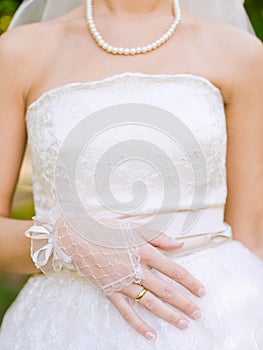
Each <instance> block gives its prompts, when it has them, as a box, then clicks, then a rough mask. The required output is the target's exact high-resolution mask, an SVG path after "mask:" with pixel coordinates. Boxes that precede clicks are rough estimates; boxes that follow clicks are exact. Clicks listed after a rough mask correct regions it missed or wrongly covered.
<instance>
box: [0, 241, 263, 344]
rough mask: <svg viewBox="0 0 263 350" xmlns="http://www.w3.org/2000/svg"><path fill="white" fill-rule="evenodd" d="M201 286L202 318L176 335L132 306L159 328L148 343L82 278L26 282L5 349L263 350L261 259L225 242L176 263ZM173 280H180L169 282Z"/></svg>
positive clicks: (6, 331) (7, 323)
mask: <svg viewBox="0 0 263 350" xmlns="http://www.w3.org/2000/svg"><path fill="white" fill-rule="evenodd" d="M176 262H177V263H179V264H181V265H182V266H184V267H185V268H187V269H188V270H189V271H190V272H191V273H193V274H194V275H195V276H196V277H197V278H199V279H200V281H202V283H204V285H205V286H206V288H207V294H206V296H205V297H204V298H202V299H199V298H196V297H194V296H192V295H190V293H189V292H187V291H185V293H186V294H187V295H189V297H190V298H192V299H193V300H195V302H196V303H198V304H199V305H200V307H201V309H202V311H203V316H202V318H201V319H200V320H198V321H194V320H192V321H191V324H190V327H189V328H188V329H187V330H184V331H182V330H179V329H177V328H175V327H174V326H172V325H170V324H168V323H167V322H165V321H163V320H161V319H159V318H158V317H157V316H155V315H153V314H151V313H150V312H149V311H148V310H146V309H144V308H143V307H142V306H141V305H140V304H139V303H136V302H134V305H133V307H134V308H135V309H136V311H137V312H138V313H139V314H140V315H141V317H142V318H143V319H144V320H145V321H147V322H148V323H149V324H150V325H151V326H152V327H153V328H154V329H156V331H157V339H156V341H155V342H150V341H148V340H146V339H144V338H143V337H142V336H140V335H139V334H137V332H136V331H135V330H134V329H132V328H131V327H130V326H129V325H128V324H127V323H126V321H124V319H123V318H122V317H121V316H120V314H119V313H118V311H117V310H116V309H115V307H114V306H113V305H112V304H111V302H110V301H109V300H108V299H107V298H105V297H104V296H103V295H102V294H101V293H100V292H99V291H98V290H95V289H94V288H93V287H92V286H90V285H88V284H87V282H86V281H85V280H83V279H81V278H80V277H76V279H75V280H74V281H73V282H70V283H65V284H60V283H57V282H55V281H54V280H51V279H50V278H48V277H46V276H44V275H36V276H34V277H32V278H30V279H29V281H28V282H27V284H26V285H25V286H24V288H23V289H22V291H21V292H20V294H19V296H18V297H17V299H16V301H15V302H14V303H13V305H12V306H11V307H10V309H9V310H8V312H7V313H6V315H5V318H4V321H3V324H2V328H1V333H0V349H1V350H44V349H45V350H46V349H48V350H123V349H124V348H125V350H134V349H136V350H148V349H151V350H154V349H158V350H172V349H173V350H179V349H180V350H262V349H263V306H262V301H263V262H262V261H261V260H260V259H258V258H257V257H255V256H254V255H253V254H252V253H250V252H249V251H248V249H247V248H245V247H244V246H243V245H242V244H241V243H239V242H237V241H233V240H229V241H227V242H226V243H224V244H222V245H220V246H217V247H213V248H206V249H203V250H201V251H198V252H194V253H191V254H189V255H185V256H181V257H178V258H176ZM171 283H175V282H171Z"/></svg>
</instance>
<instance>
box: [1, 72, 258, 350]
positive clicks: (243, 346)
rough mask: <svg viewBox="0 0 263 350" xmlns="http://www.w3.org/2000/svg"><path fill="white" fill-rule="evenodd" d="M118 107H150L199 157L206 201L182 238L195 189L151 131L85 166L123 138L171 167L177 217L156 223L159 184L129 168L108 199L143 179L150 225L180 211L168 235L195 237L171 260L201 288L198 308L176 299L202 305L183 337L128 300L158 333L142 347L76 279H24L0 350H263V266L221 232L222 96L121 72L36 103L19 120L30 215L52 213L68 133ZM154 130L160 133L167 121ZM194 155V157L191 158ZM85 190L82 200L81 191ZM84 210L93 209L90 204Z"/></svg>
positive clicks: (177, 154)
mask: <svg viewBox="0 0 263 350" xmlns="http://www.w3.org/2000/svg"><path fill="white" fill-rule="evenodd" d="M124 103H142V104H149V105H152V106H157V107H161V108H163V109H164V110H166V111H169V112H171V113H173V114H174V115H175V116H176V117H177V118H179V119H181V121H182V122H183V123H184V124H185V125H186V126H187V127H188V128H189V129H190V130H191V133H192V134H193V135H194V137H195V138H196V140H197V141H198V142H199V144H200V145H201V147H202V150H203V155H204V159H205V161H206V166H207V177H206V183H203V184H201V185H200V186H205V187H206V188H207V191H206V192H207V193H206V197H205V199H204V200H202V201H201V199H200V203H198V200H197V201H196V202H195V208H194V210H196V211H200V215H199V217H198V220H197V221H196V222H195V224H194V225H193V226H192V228H191V229H190V230H189V231H188V232H186V233H185V232H182V225H183V222H184V219H185V216H186V215H187V211H189V210H190V208H191V198H192V196H193V191H194V187H195V184H194V181H193V178H192V177H191V171H190V165H189V162H186V158H185V157H184V154H183V151H182V150H180V147H176V145H175V144H174V143H173V142H172V141H171V140H170V139H169V138H168V137H167V138H165V135H164V134H162V133H158V131H156V130H155V129H154V128H147V127H146V126H145V127H141V128H136V127H135V126H134V127H128V126H127V129H125V127H124V128H123V129H121V130H119V132H116V134H111V132H112V131H109V132H108V133H107V132H106V133H105V134H104V136H102V139H98V140H99V141H98V142H96V141H97V140H95V141H94V143H93V145H92V146H91V147H93V148H92V149H93V151H94V152H93V154H91V155H90V158H89V161H90V165H91V166H92V164H94V163H96V160H97V159H98V155H99V154H101V152H102V151H103V150H104V149H107V147H108V146H109V144H111V143H112V140H115V141H116V142H118V141H121V140H124V139H125V138H127V137H130V138H135V139H143V140H147V141H149V142H150V143H154V144H156V145H158V146H159V147H162V149H163V150H164V152H165V153H166V154H168V155H169V156H170V157H171V159H172V160H173V162H174V164H175V165H176V168H177V170H178V171H179V174H180V176H181V178H180V179H181V180H180V186H181V188H180V190H181V194H182V195H181V200H180V204H179V205H177V206H176V207H175V206H174V207H173V202H172V201H171V202H170V206H167V207H162V210H161V212H160V213H158V214H156V213H155V210H156V206H157V204H158V203H159V202H158V201H159V197H160V192H161V185H160V179H159V177H158V176H159V175H160V174H159V175H158V174H156V175H154V174H151V172H150V170H149V168H147V167H146V165H145V167H144V165H143V164H142V166H141V167H138V166H137V167H136V168H134V167H133V168H129V167H128V165H127V167H125V166H123V168H122V170H121V171H120V172H119V173H118V174H117V175H116V177H115V178H114V177H113V189H116V193H117V195H118V196H119V198H122V196H124V197H125V196H126V197H125V198H127V187H128V185H127V184H132V183H133V181H134V179H136V178H139V179H146V180H147V181H148V182H147V181H146V183H147V186H148V188H149V193H150V194H152V195H153V198H152V200H149V201H148V202H146V203H145V208H144V210H145V212H144V213H146V214H147V215H148V216H151V215H165V213H168V212H171V211H178V216H176V218H175V220H174V222H173V223H172V224H171V226H169V228H167V231H166V233H167V234H169V235H171V236H179V237H180V236H181V237H182V236H183V238H184V239H185V242H186V243H185V244H186V246H187V236H188V237H192V238H193V236H195V235H196V238H197V241H196V242H195V243H194V248H193V249H192V250H191V247H190V252H189V251H188V252H187V251H185V253H183V252H184V249H185V248H182V251H181V253H180V251H179V250H178V251H177V253H176V252H175V253H174V255H173V254H171V255H170V258H171V259H174V260H175V261H176V262H177V263H178V264H180V265H182V266H184V267H185V268H187V269H188V270H189V271H190V272H191V273H192V274H193V275H194V276H196V277H197V278H198V279H199V280H200V281H201V282H202V283H203V284H204V285H205V286H206V289H207V294H206V295H205V297H203V298H201V299H199V298H197V297H195V296H193V295H191V294H190V293H189V292H188V291H186V290H185V291H184V293H186V294H187V295H188V296H189V298H191V299H193V300H195V302H196V303H197V304H198V305H200V308H201V309H202V313H203V314H202V317H201V319H200V320H198V321H193V320H192V321H190V322H191V324H190V326H189V328H188V329H187V330H184V331H182V330H179V329H177V328H175V327H174V326H172V325H171V324H169V323H167V322H165V321H163V320H161V319H160V318H158V317H157V316H155V315H153V314H152V313H150V312H149V311H148V310H146V309H144V308H143V307H142V306H141V305H140V304H139V303H136V302H135V301H133V300H132V299H131V303H132V304H133V307H134V308H135V310H136V311H137V312H138V313H139V315H140V316H141V317H142V318H143V319H144V320H145V321H146V322H148V323H149V324H150V325H151V326H152V327H153V328H154V329H155V330H156V331H157V339H156V341H155V342H150V341H148V340H146V339H145V338H143V337H142V336H140V335H138V334H137V332H136V331H135V330H134V329H132V328H131V327H130V326H129V325H128V324H127V323H126V321H125V320H124V319H123V318H122V317H121V315H120V314H119V312H118V311H117V310H116V309H115V307H114V306H113V305H112V304H111V302H110V301H109V300H108V299H107V298H106V297H105V296H104V295H103V294H102V292H100V291H99V290H98V289H95V288H94V287H93V286H92V285H91V284H89V283H88V282H87V280H85V279H84V278H82V277H80V276H78V275H77V274H76V273H74V272H71V274H72V276H73V277H74V278H73V279H72V281H71V282H70V283H64V284H63V283H59V282H58V281H56V280H53V279H51V278H49V277H47V276H46V275H44V274H37V275H34V276H32V277H31V278H30V279H29V281H28V282H27V283H26V285H25V286H24V288H23V289H22V291H21V292H20V294H19V296H18V297H17V299H16V300H15V302H14V303H13V304H12V306H11V307H10V309H9V310H8V311H7V313H6V315H5V318H4V321H3V324H2V327H1V332H0V349H1V350H42V349H43V350H44V349H45V350H46V349H49V350H84V349H85V350H87V349H88V350H95V349H96V350H122V349H123V348H125V349H126V350H134V349H137V350H147V349H151V350H153V349H157V350H172V349H173V350H179V349H180V350H262V349H263V328H262V325H263V307H262V299H263V262H262V261H261V260H260V259H258V258H257V257H256V256H254V255H253V254H252V253H251V252H250V251H249V250H248V249H247V248H246V247H245V246H244V245H242V244H241V243H240V242H237V241H235V240H233V239H231V229H230V227H229V226H228V225H227V224H225V223H224V222H223V211H224V204H225V200H226V169H225V156H226V121H225V113H224V104H223V99H222V95H221V93H220V90H219V89H218V88H217V87H215V86H214V85H213V84H212V83H210V82H209V81H208V80H206V79H204V78H202V77H198V76H195V75H191V74H174V75H160V74H158V75H151V74H142V73H129V72H126V73H121V74H116V75H113V76H111V77H107V78H105V79H101V80H98V81H93V82H81V83H70V84H65V85H63V86H60V87H58V88H55V89H52V90H49V91H47V92H45V93H43V94H42V95H41V96H40V97H39V98H38V99H37V100H36V101H34V102H33V103H32V104H31V105H30V106H29V108H28V110H27V113H26V123H27V129H28V137H29V145H30V147H31V154H32V162H33V189H34V200H35V209H36V215H40V216H41V215H42V214H45V213H46V212H47V211H49V210H50V209H52V207H53V206H54V205H55V195H54V183H53V180H54V178H53V175H54V167H55V162H56V156H57V154H58V149H59V146H60V145H61V144H62V142H63V139H64V138H65V136H66V135H67V133H68V132H69V131H70V130H71V129H72V127H73V126H75V125H77V123H78V122H79V121H80V120H81V119H82V118H84V117H86V116H87V115H89V114H90V113H92V112H95V111H98V110H99V109H102V108H104V107H108V106H111V105H116V104H124ZM162 122H163V124H164V125H165V123H166V120H163V121H162ZM107 142H108V143H107ZM173 147H174V148H173ZM192 152H193V155H194V152H195V150H194V149H193V150H192ZM157 156H158V155H156V157H157ZM197 158H198V157H196V158H195V157H193V159H197ZM159 161H160V159H159V160H158V161H157V162H159ZM197 161H198V159H197ZM151 171H152V170H151ZM157 175H158V176H157ZM114 181H115V183H114ZM114 184H115V185H116V186H115V187H114ZM169 185H170V186H172V184H169ZM83 189H84V191H85V186H83ZM113 192H114V191H113ZM87 200H88V201H89V200H90V201H91V203H94V206H96V201H95V199H94V198H88V199H87ZM198 206H199V207H198ZM201 209H203V210H201ZM105 210H106V209H105V208H104V207H102V206H101V207H99V206H97V207H96V212H97V213H99V214H101V215H102V216H103V215H104V214H105V212H104V211H105ZM147 215H146V216H145V217H147ZM134 219H136V215H135V216H134ZM137 219H138V220H140V219H141V217H139V216H138V218H137ZM248 235H249V232H248ZM198 237H199V238H198ZM207 242H208V243H207ZM155 272H156V273H157V274H158V273H159V272H157V271H155ZM163 278H166V280H169V279H168V278H167V277H164V276H163ZM61 279H62V280H63V272H61ZM169 281H170V283H175V282H172V281H171V280H169ZM178 288H181V289H183V288H182V287H181V286H178Z"/></svg>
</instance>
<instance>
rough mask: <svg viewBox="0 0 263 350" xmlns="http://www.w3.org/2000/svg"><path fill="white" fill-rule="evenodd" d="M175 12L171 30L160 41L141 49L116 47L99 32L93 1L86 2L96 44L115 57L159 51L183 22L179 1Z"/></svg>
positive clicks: (87, 0)
mask: <svg viewBox="0 0 263 350" xmlns="http://www.w3.org/2000/svg"><path fill="white" fill-rule="evenodd" d="M174 12H175V18H174V20H173V22H172V24H171V26H170V27H169V29H168V30H167V31H166V32H165V33H164V35H162V36H161V37H160V38H159V39H157V40H156V41H154V42H152V43H151V44H149V45H145V46H140V47H116V46H113V45H110V44H108V43H107V42H106V41H105V40H104V38H103V37H102V35H101V34H100V32H99V31H98V29H97V27H96V25H95V23H94V18H93V5H92V0H86V18H87V23H88V27H89V30H90V32H91V34H92V36H93V38H94V39H95V41H96V43H97V44H98V45H99V46H100V47H101V48H102V49H103V50H105V51H107V52H109V53H112V54H115V55H136V54H141V53H147V52H150V51H152V50H155V49H157V48H158V47H160V46H161V45H163V44H164V43H165V42H166V41H167V40H168V39H169V38H170V37H171V36H172V35H173V33H174V32H175V30H176V28H177V27H178V24H179V23H180V21H181V9H180V5H179V1H178V0H174Z"/></svg>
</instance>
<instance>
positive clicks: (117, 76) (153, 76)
mask: <svg viewBox="0 0 263 350" xmlns="http://www.w3.org/2000/svg"><path fill="white" fill-rule="evenodd" d="M126 77H135V78H136V77H138V78H146V79H155V80H156V79H161V80H165V79H168V80H172V79H182V78H186V79H189V80H192V81H199V82H202V83H204V84H206V85H207V86H208V87H209V88H211V89H212V90H214V91H216V92H217V93H219V94H220V96H221V98H222V99H223V96H222V93H221V90H220V89H219V88H218V87H217V86H216V85H215V84H213V83H212V82H211V81H210V80H209V79H207V78H205V77H202V76H200V75H197V74H192V73H171V74H165V73H164V74H157V73H142V72H129V71H126V72H122V73H116V74H112V75H110V76H107V77H104V78H100V79H97V80H91V81H83V82H81V81H76V82H69V83H65V84H62V85H59V86H57V87H54V88H50V89H47V90H46V91H44V92H42V93H41V94H40V95H39V96H38V97H37V98H36V99H34V100H33V101H32V102H31V103H30V104H29V105H28V106H27V107H26V114H27V113H28V112H29V111H31V109H33V108H35V107H37V106H38V105H39V104H40V103H41V102H42V101H44V100H45V98H46V97H49V96H51V95H53V94H55V93H57V92H59V91H63V90H65V89H70V88H74V87H84V88H89V87H96V86H99V85H101V84H104V83H110V82H114V81H117V80H121V79H123V78H126Z"/></svg>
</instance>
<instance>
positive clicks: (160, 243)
mask: <svg viewBox="0 0 263 350" xmlns="http://www.w3.org/2000/svg"><path fill="white" fill-rule="evenodd" d="M148 243H150V244H151V245H153V246H154V247H160V248H162V249H178V248H181V247H182V246H183V245H184V242H183V241H179V240H177V239H176V238H173V237H169V236H167V235H166V234H165V233H160V234H159V235H158V236H156V237H154V238H153V239H151V240H148Z"/></svg>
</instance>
